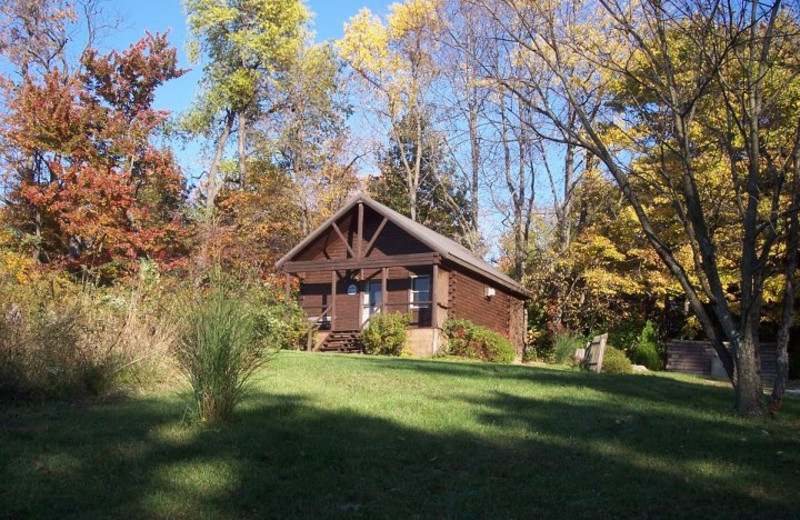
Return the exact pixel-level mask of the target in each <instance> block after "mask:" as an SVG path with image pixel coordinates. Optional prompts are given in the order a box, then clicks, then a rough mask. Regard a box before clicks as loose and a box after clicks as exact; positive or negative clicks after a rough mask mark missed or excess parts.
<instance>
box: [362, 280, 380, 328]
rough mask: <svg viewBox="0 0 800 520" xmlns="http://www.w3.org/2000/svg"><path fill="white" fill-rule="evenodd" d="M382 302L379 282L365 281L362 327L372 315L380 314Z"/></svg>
mask: <svg viewBox="0 0 800 520" xmlns="http://www.w3.org/2000/svg"><path fill="white" fill-rule="evenodd" d="M382 300H383V294H382V291H381V282H380V281H374V280H370V281H367V283H366V287H364V301H363V310H362V312H361V325H362V327H363V326H364V324H365V323H366V322H367V320H369V319H370V317H371V316H372V315H373V314H375V313H377V312H380V310H381V301H382Z"/></svg>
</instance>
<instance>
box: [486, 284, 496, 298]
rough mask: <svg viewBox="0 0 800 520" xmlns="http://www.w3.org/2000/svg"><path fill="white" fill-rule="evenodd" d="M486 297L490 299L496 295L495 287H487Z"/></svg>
mask: <svg viewBox="0 0 800 520" xmlns="http://www.w3.org/2000/svg"><path fill="white" fill-rule="evenodd" d="M486 297H487V298H489V299H490V300H491V299H492V298H493V297H494V287H486Z"/></svg>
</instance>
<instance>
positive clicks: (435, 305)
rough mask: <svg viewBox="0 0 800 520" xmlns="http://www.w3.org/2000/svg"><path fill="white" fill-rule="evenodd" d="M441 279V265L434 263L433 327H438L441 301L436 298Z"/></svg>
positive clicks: (432, 289)
mask: <svg viewBox="0 0 800 520" xmlns="http://www.w3.org/2000/svg"><path fill="white" fill-rule="evenodd" d="M438 280H439V266H438V265H436V264H433V276H431V327H433V328H438V327H439V321H438V314H439V313H438V310H439V303H438V301H437V299H436V284H437V283H438Z"/></svg>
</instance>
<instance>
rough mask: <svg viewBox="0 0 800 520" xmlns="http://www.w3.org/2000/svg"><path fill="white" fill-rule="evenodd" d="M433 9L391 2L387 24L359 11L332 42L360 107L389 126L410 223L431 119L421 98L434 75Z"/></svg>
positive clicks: (429, 2) (416, 0) (413, 0)
mask: <svg viewBox="0 0 800 520" xmlns="http://www.w3.org/2000/svg"><path fill="white" fill-rule="evenodd" d="M436 5H437V2H436V1H435V0H410V1H407V2H405V3H397V4H392V5H391V7H390V10H391V12H390V13H389V15H388V17H387V20H386V24H384V23H383V22H382V21H381V19H380V18H379V17H377V16H375V15H374V14H372V13H371V12H370V11H369V9H366V8H364V9H362V10H361V11H359V13H358V14H357V15H356V16H354V17H353V18H352V19H351V20H350V21H349V22H348V23H347V24H346V26H345V35H344V38H342V40H340V41H339V42H338V43H337V47H338V49H339V52H340V54H341V55H342V57H343V58H344V59H345V60H346V61H347V62H348V64H349V65H350V67H351V68H352V69H353V71H354V72H355V77H356V78H357V80H358V82H359V84H360V85H361V87H362V89H363V91H364V93H365V96H364V99H365V105H366V106H368V107H369V109H370V110H371V111H372V112H373V114H375V115H376V116H377V117H378V118H379V119H380V120H381V122H382V123H384V124H386V125H387V126H388V129H389V131H388V134H389V138H390V140H391V142H392V145H393V146H395V147H397V149H398V150H399V153H398V155H397V159H398V160H399V161H400V166H401V168H402V169H401V170H400V171H402V173H403V182H404V184H405V194H406V196H407V197H408V205H407V207H408V214H409V216H410V218H411V219H412V220H418V213H419V206H420V203H419V200H418V197H419V190H420V186H421V183H422V164H421V161H422V157H423V155H424V154H423V152H422V148H423V146H424V144H423V141H424V138H425V136H424V132H425V129H424V126H425V124H426V122H427V121H430V110H429V109H430V106H429V103H428V102H427V100H426V96H428V95H429V94H430V92H431V86H432V84H433V82H434V81H435V79H436V75H437V71H436V66H435V63H434V61H433V50H432V49H431V47H430V46H431V44H432V39H431V38H430V31H435V30H436V29H437V28H436V27H435V26H433V24H432V22H433V21H435V19H436V18H435V16H433V15H434V13H435V8H436Z"/></svg>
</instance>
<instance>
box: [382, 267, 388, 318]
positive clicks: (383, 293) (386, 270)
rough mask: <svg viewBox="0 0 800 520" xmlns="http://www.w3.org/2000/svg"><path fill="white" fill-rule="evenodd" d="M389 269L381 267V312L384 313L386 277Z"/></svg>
mask: <svg viewBox="0 0 800 520" xmlns="http://www.w3.org/2000/svg"><path fill="white" fill-rule="evenodd" d="M388 271H389V269H388V268H386V267H381V314H385V313H386V298H387V296H388V295H387V294H386V277H387V273H388Z"/></svg>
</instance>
